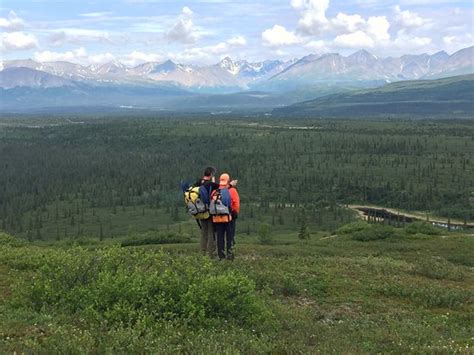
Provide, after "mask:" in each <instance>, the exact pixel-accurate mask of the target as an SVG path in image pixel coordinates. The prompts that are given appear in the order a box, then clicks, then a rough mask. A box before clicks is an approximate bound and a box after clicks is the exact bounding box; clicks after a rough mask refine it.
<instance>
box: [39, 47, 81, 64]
mask: <svg viewBox="0 0 474 355" xmlns="http://www.w3.org/2000/svg"><path fill="white" fill-rule="evenodd" d="M86 58H87V52H86V50H85V48H84V47H81V48H78V49H75V50H73V51H67V52H51V51H42V52H35V53H34V59H35V60H36V61H38V62H57V61H65V62H83V61H85V59H86Z"/></svg>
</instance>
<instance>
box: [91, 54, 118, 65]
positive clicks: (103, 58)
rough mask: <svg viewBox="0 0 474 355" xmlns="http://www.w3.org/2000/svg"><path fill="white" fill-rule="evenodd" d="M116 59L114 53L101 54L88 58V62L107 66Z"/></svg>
mask: <svg viewBox="0 0 474 355" xmlns="http://www.w3.org/2000/svg"><path fill="white" fill-rule="evenodd" d="M114 59H115V55H113V54H112V53H108V52H107V53H100V54H95V55H90V56H88V57H87V62H88V63H89V64H105V63H108V62H111V61H112V60H114Z"/></svg>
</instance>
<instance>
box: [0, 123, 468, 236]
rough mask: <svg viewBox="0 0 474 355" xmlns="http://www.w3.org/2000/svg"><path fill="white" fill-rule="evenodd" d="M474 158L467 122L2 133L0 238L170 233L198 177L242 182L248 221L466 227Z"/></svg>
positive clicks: (136, 126)
mask: <svg viewBox="0 0 474 355" xmlns="http://www.w3.org/2000/svg"><path fill="white" fill-rule="evenodd" d="M293 125H300V126H302V127H304V126H308V127H310V128H311V129H290V128H289V127H288V126H293ZM315 125H317V127H315ZM473 153H474V124H472V123H471V122H468V121H466V122H410V121H406V122H388V121H386V122H376V121H372V122H356V121H348V122H345V121H332V122H331V121H313V122H300V123H298V124H295V123H294V122H293V123H291V124H285V123H284V122H282V121H279V122H276V123H275V122H270V121H269V122H259V123H258V124H249V122H248V121H243V120H242V121H239V120H235V121H231V122H226V121H224V120H216V121H205V120H178V119H175V120H153V119H130V120H122V119H120V120H119V119H117V120H114V119H109V120H107V121H104V120H88V121H86V122H84V123H83V124H70V125H59V126H55V125H50V126H47V125H46V126H44V127H35V128H32V127H21V126H16V127H12V126H7V127H2V128H0V221H1V224H0V229H4V230H7V231H9V232H10V233H14V234H19V235H23V236H28V237H29V238H33V239H35V238H42V237H44V236H41V233H48V237H51V236H50V235H51V234H52V233H53V234H54V235H58V236H61V237H63V236H68V235H80V234H83V233H85V232H84V231H82V232H81V227H80V225H81V224H82V225H91V226H93V228H94V230H95V233H94V234H96V235H99V234H100V235H111V234H112V233H117V232H118V231H119V229H118V228H120V229H121V230H123V229H124V228H125V229H127V228H128V229H130V228H132V229H133V228H134V227H136V226H138V225H142V224H143V223H145V222H146V223H145V224H146V225H147V228H158V225H157V223H155V222H153V221H159V223H158V224H159V226H164V225H166V226H168V225H169V224H172V223H174V222H179V221H182V220H184V219H185V218H186V217H185V215H184V212H183V210H182V201H181V195H180V193H179V183H180V181H181V180H183V179H184V180H188V181H193V180H195V179H196V178H198V177H199V176H200V174H201V173H202V170H203V168H204V167H205V166H206V165H214V166H217V167H218V169H219V171H224V170H225V171H229V172H230V173H232V175H233V176H234V177H236V178H238V179H239V181H240V183H239V190H240V194H241V196H242V200H243V201H244V203H245V204H247V206H249V208H247V213H248V215H247V216H246V217H247V218H250V217H249V214H250V213H249V209H250V206H252V209H253V214H254V215H255V216H254V218H259V217H261V216H267V217H266V218H272V219H273V220H274V221H277V220H278V219H279V218H280V217H279V216H280V213H281V214H284V215H292V214H294V215H297V214H298V213H299V212H297V211H296V212H295V211H293V212H291V213H290V212H289V211H290V210H291V207H289V208H286V210H285V211H284V212H282V208H285V207H286V206H298V207H299V208H305V209H307V210H308V211H313V210H316V211H327V210H331V211H333V215H334V216H335V215H336V211H338V209H339V208H340V205H341V204H344V203H350V202H357V203H371V204H378V205H382V206H387V207H396V208H402V209H407V210H419V211H429V212H430V213H436V214H440V215H444V216H448V217H451V218H458V219H467V220H472V219H474V209H473V204H472V203H473V198H474V196H473V191H474V167H473V161H472V159H473V158H472V157H473V156H474V155H473ZM278 208H280V209H278ZM298 211H299V209H298ZM337 214H339V215H344V217H343V218H342V220H344V219H345V218H346V217H347V216H346V215H345V214H344V212H341V211H339V212H337ZM126 215H127V216H129V217H130V218H129V219H130V220H129V221H122V220H121V219H123V218H124V216H126ZM309 215H311V212H310V213H309ZM114 216H117V217H114ZM140 216H141V217H144V219H141V217H140ZM127 218H128V217H127ZM282 218H284V217H282ZM286 219H287V220H288V219H290V220H293V219H294V218H293V217H290V218H286ZM335 219H336V220H337V219H338V217H335ZM81 222H82V223H81ZM311 222H312V223H314V224H317V223H318V221H317V219H316V218H312V219H311ZM321 223H323V222H322V221H321ZM135 224H136V225H135ZM274 224H275V225H278V223H277V222H274ZM67 225H69V226H70V227H69V230H68V231H67V233H65V230H64V229H65V227H66V226H67ZM78 225H79V227H78ZM244 226H245V224H244ZM91 228H92V227H91ZM140 228H141V227H140ZM59 229H60V230H59ZM86 229H87V228H86ZM90 230H91V229H89V230H88V232H90ZM123 233H126V232H123ZM123 233H122V234H123Z"/></svg>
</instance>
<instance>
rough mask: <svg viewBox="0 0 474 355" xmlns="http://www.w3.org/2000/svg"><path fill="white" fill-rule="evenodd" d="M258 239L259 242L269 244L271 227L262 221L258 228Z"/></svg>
mask: <svg viewBox="0 0 474 355" xmlns="http://www.w3.org/2000/svg"><path fill="white" fill-rule="evenodd" d="M258 240H259V242H260V243H261V244H271V242H272V235H271V227H270V226H269V225H268V224H266V223H262V224H261V225H260V227H259V228H258Z"/></svg>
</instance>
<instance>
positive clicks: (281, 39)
mask: <svg viewBox="0 0 474 355" xmlns="http://www.w3.org/2000/svg"><path fill="white" fill-rule="evenodd" d="M262 40H263V45H264V46H267V47H281V46H287V45H291V44H297V43H300V42H301V38H299V37H298V36H297V35H296V34H295V33H294V32H291V31H288V30H287V29H286V28H285V27H283V26H280V25H275V26H273V27H272V28H269V29H267V30H265V31H263V32H262Z"/></svg>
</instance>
